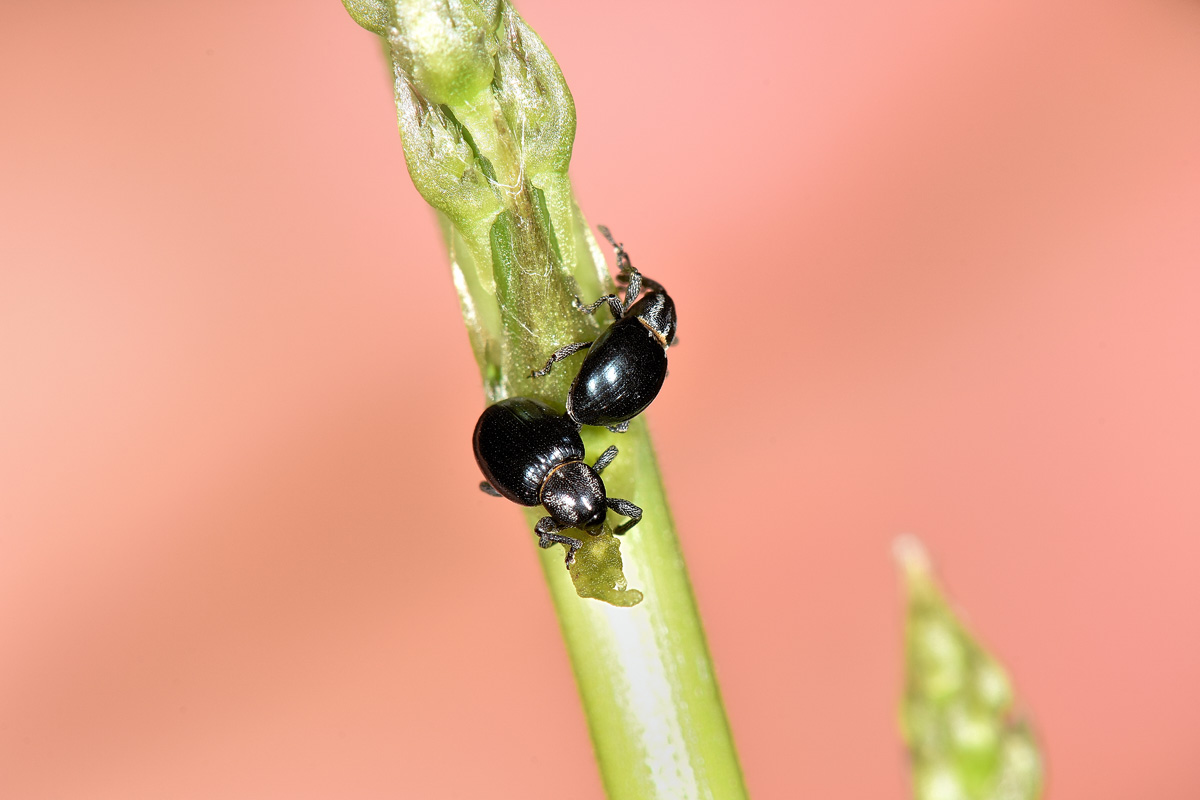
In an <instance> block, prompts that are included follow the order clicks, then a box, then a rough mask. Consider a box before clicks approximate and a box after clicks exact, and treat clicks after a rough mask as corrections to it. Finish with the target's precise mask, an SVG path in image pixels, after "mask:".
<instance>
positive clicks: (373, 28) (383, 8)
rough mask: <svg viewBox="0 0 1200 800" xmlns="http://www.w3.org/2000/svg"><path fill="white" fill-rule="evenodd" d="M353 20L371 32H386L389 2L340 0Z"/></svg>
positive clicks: (384, 0)
mask: <svg viewBox="0 0 1200 800" xmlns="http://www.w3.org/2000/svg"><path fill="white" fill-rule="evenodd" d="M342 5H343V6H345V7H346V10H347V11H348V12H350V16H351V17H353V18H354V21H355V22H357V23H358V24H359V25H362V26H363V27H364V28H366V29H367V30H369V31H370V32H371V33H379V34H382V33H386V32H387V29H388V13H389V12H390V4H389V3H387V2H386V0H342Z"/></svg>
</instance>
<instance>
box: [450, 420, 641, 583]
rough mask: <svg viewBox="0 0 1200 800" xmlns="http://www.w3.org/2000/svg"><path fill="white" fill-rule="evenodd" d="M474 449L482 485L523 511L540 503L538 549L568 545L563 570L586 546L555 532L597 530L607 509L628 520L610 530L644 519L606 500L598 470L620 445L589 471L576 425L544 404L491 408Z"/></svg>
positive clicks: (628, 507)
mask: <svg viewBox="0 0 1200 800" xmlns="http://www.w3.org/2000/svg"><path fill="white" fill-rule="evenodd" d="M473 444H474V446H475V461H476V462H477V463H478V464H479V469H480V470H481V471H482V472H483V476H484V477H485V478H487V480H486V481H485V482H483V483H481V484H479V488H480V489H481V490H482V491H484V492H486V493H487V494H490V495H493V496H495V497H507V498H508V499H509V500H512V501H513V502H516V503H520V504H521V505H523V506H536V505H544V506H545V507H546V510H547V511H548V512H550V516H548V517H542V518H541V519H540V520H538V524H537V526H536V527H535V528H534V533H536V534H537V535H538V544H539V545H541V546H542V547H543V548H546V547H553V546H554V544H555V543H561V544H565V545H566V546H567V547H568V548H569V549H568V551H567V566H570V565H571V564H572V563H573V562H574V561H575V551H576V550H578V549H579V548H580V547H581V546H582V545H583V542H581V541H579V540H578V539H573V538H571V537H570V536H564V535H563V534H562V533H560V532H559V531H563V530H567V529H569V528H580V529H582V530H586V531H589V532H594V533H599V528H600V526H601V525H603V524H604V519H605V516H606V514H607V511H608V509H610V508H611V509H612V510H613V511H615V512H617V513H618V514H621V515H623V516H626V517H629V521H628V522H625V523H623V524H621V525H620V526H618V527H617V528H615V529H614V530H613V533H624V532H625V531H627V530H629V529H630V528H632V527H633V526H634V525H637V524H638V522H640V521H641V519H642V510H641V509H640V508H638V507H637V506H635V505H634V504H633V503H631V502H629V501H628V500H618V499H617V498H615V497H608V496H607V495H606V494H605V491H604V481H602V480H600V473H601V472H602V471H603V470H604V468H605V467H607V466H608V465H609V464H611V463H612V461H613V459H614V458H616V457H617V448H615V447H609V448H608V449H607V450H605V451H604V452H603V453H601V454H600V457H599V458H598V459H596V463H595V464H594V465H592V466H590V467H589V466H588V465H587V464H585V463H584V461H583V457H584V450H583V439H581V438H580V437H579V426H578V425H576V424H575V423H574V422H572V421H571V420H570V419H568V418H567V417H565V416H563V415H562V414H558V413H556V412H555V411H554V409H552V408H550V406H548V405H546V404H545V403H541V402H539V401H537V400H534V399H532V398H529V397H510V398H508V399H507V400H501V401H500V402H499V403H495V404H494V405H490V406H488V407H487V408H485V409H484V411H483V414H481V415H480V417H479V422H478V423H476V425H475V435H474V437H473Z"/></svg>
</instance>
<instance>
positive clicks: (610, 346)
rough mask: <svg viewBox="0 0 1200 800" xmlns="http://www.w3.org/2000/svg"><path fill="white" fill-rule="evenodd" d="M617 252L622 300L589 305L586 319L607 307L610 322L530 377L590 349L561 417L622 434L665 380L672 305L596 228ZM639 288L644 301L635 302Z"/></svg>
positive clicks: (610, 298)
mask: <svg viewBox="0 0 1200 800" xmlns="http://www.w3.org/2000/svg"><path fill="white" fill-rule="evenodd" d="M599 228H600V232H601V233H602V234H604V238H605V239H608V241H609V244H611V245H612V246H613V249H614V250H615V251H616V253H617V267H618V269H619V273H618V275H617V280H618V281H621V282H622V283H626V284H627V285H626V287H625V301H624V303H622V302H621V298H619V297H618V296H617V295H615V294H606V295H604V297H601V298H600V299H599V300H597V301H596V302H594V303H592V304H591V305H590V306H583V305H581V306H580V310H581V311H584V312H586V313H588V314H591V313H592V312H594V311H595V310H596V309H597V308H599V307H600V306H601V305H603V304H605V303H607V304H608V307H609V309H611V311H612V314H613V317H614V319H615V321H614V322H613V324H612V325H610V326H609V327H608V329H607V330H605V331H604V333H602V334H600V336H599V338H597V339H596V341H594V342H575V343H574V344H569V345H567V346H566V347H561V348H559V349H558V350H557V351H556V352H555V353H554V355H552V356H550V360H549V361H547V362H546V365H545V366H543V367H542V368H541V369H539V370H537V371H536V372H534V373H533V377H535V378H537V377H541V376H543V375H547V374H549V372H550V370H551V369H553V367H554V364H555V362H557V361H562V360H563V359H564V358H567V357H568V356H571V355H573V354H575V353H578V352H579V351H580V350H582V349H584V348H585V347H588V348H591V349H590V350H589V351H588V354H587V357H586V358H584V360H583V364H582V365H580V367H579V374H578V375H576V376H575V380H574V381H573V382H572V383H571V390H570V392H569V393H568V395H567V416H569V417H570V418H571V419H573V420H575V421H576V422H578V423H580V424H581V425H604V426H605V427H607V428H608V429H609V430H611V431H616V432H617V433H624V432H625V431H626V430H627V429H628V428H629V420H631V419H633V418H634V417H636V416H637V415H638V414H640V413H642V412H643V411H644V410H645V409H646V406H648V405H650V403H651V402H653V401H654V398H655V397H657V396H658V392H659V390H660V389H662V385H663V381H664V380H666V377H667V348H669V347H670V346H671V345H673V344H675V342H676V339H675V329H676V318H675V303H674V302H673V301H672V300H671V296H670V295H668V294H667V290H666V289H664V288H663V287H662V285H661V284H659V283H657V282H656V281H652V280H650V279H649V278H645V277H642V274H641V273H640V272H638V271H637V269H636V268H634V266H633V264H632V263H631V262H630V260H629V254H628V253H626V252H625V248H624V247H622V246H621V245H620V244H618V243H617V242H616V241H614V240H613V237H612V234H611V233H609V231H608V228H606V227H604V226H603V225H601V226H599ZM642 287H645V288H646V289H647V292H646V295H645V297H643V298H642V299H641V300H637V302H634V301H635V300H636V299H637V296H638V294H639V293H640V292H641V290H642Z"/></svg>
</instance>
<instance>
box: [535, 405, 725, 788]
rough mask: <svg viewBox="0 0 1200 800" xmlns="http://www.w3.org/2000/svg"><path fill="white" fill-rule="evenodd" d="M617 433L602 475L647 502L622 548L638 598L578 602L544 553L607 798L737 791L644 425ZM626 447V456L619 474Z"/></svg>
mask: <svg viewBox="0 0 1200 800" xmlns="http://www.w3.org/2000/svg"><path fill="white" fill-rule="evenodd" d="M620 441H621V446H622V450H621V458H618V459H617V461H616V462H614V463H613V466H612V467H610V468H609V469H608V470H605V473H604V477H605V481H606V483H608V484H610V485H611V486H612V492H613V494H616V495H619V496H621V497H629V496H633V497H635V499H636V502H637V503H639V504H641V505H642V506H643V507H644V508H645V510H646V514H645V517H644V518H643V522H642V523H641V524H640V525H639V526H638V527H636V528H634V529H633V530H632V531H630V533H629V534H628V535H627V536H626V537H625V542H624V544H625V547H624V551H623V552H624V553H625V557H624V561H625V570H626V573H627V575H628V577H629V580H630V582H631V583H632V584H634V585H637V586H640V587H641V588H642V590H643V592H644V594H645V599H644V600H643V601H642V602H641V603H640V604H638V605H637V606H635V607H633V608H617V607H613V606H610V605H604V604H601V603H593V602H582V601H581V600H580V599H579V597H577V596H576V594H575V589H574V587H573V586H572V585H571V581H570V580H568V577H567V574H566V572H565V571H564V570H563V568H562V559H561V557H559V556H558V555H557V553H555V554H553V555H549V556H543V558H542V567H543V569H544V570H545V572H546V579H547V581H548V582H549V584H550V591H551V594H552V595H553V597H554V603H555V607H556V609H557V611H558V616H559V621H560V623H561V625H562V630H563V637H564V639H565V640H566V643H567V650H568V652H569V653H570V656H571V665H572V668H573V669H574V671H575V678H576V681H577V682H578V685H579V692H580V695H581V696H582V698H583V705H584V710H585V712H586V714H587V719H588V726H589V728H590V730H591V735H592V743H593V745H594V746H595V748H596V758H597V761H598V762H599V766H600V774H601V776H602V777H603V779H604V785H605V789H606V790H607V792H608V796H609V797H610V798H613V799H614V800H616V798H630V799H631V800H632V798H639V799H640V798H663V799H664V800H666V798H672V799H674V798H719V799H720V800H725V799H726V798H730V800H736V798H744V797H746V791H745V787H744V785H743V782H742V774H741V769H740V768H739V766H738V759H737V753H736V751H735V749H734V744H733V738H732V736H731V734H730V731H729V726H728V723H727V722H726V719H725V710H724V707H723V706H722V704H721V696H720V692H719V690H718V688H717V683H716V680H715V678H714V676H713V669H712V663H711V661H710V659H709V655H708V647H707V645H706V643H705V639H704V629H703V626H702V625H701V623H700V617H699V614H698V613H697V611H696V604H695V600H694V598H693V596H692V590H691V585H690V583H689V581H688V576H687V569H686V567H685V565H684V561H683V556H682V554H681V552H680V550H679V540H678V539H677V538H676V536H675V530H674V525H673V523H672V521H671V517H670V513H669V511H668V508H667V503H666V498H665V497H664V495H663V488H662V481H661V479H660V478H659V473H658V464H657V463H656V460H655V458H654V450H653V447H652V446H651V444H650V437H649V435H648V434H647V432H646V426H645V425H644V424H642V423H641V422H640V421H639V422H637V423H635V424H634V425H633V426H631V428H630V430H629V432H628V433H627V434H625V435H624V438H622V439H621V440H620ZM627 454H628V455H632V456H633V458H630V459H629V460H628V461H626V463H625V464H622V465H621V467H622V469H621V471H620V472H617V470H616V469H615V467H616V466H617V464H618V463H620V462H621V460H622V459H623V458H625V456H626V455H627ZM610 471H612V472H613V473H614V475H613V477H612V478H610V475H609V472H610ZM635 487H636V493H635V491H634V489H635ZM634 537H636V539H635V538H634Z"/></svg>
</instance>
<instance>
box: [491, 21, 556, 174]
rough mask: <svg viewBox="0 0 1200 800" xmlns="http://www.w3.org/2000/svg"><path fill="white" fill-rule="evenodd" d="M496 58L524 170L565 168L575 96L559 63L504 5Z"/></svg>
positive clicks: (499, 91)
mask: <svg viewBox="0 0 1200 800" xmlns="http://www.w3.org/2000/svg"><path fill="white" fill-rule="evenodd" d="M500 16H501V25H500V30H499V32H498V35H499V52H498V53H497V58H496V81H495V83H496V99H497V100H498V102H499V104H500V109H501V110H502V111H503V112H504V117H505V120H506V122H507V123H508V127H509V134H510V135H511V136H512V137H513V138H515V139H516V140H517V142H518V144H519V146H520V149H521V154H522V160H523V163H524V165H525V171H526V174H529V175H535V174H537V173H540V172H559V173H564V174H565V173H566V171H567V166H568V165H569V164H570V162H571V147H572V145H573V143H574V141H575V101H574V100H573V99H572V97H571V92H570V90H569V89H568V88H567V82H566V81H565V80H564V79H563V76H562V72H561V71H560V70H559V68H558V63H557V62H556V61H555V60H554V57H553V56H552V55H550V51H549V50H547V49H546V46H545V45H544V44H542V40H541V39H539V38H538V35H537V34H536V33H534V32H533V29H531V28H530V27H529V26H528V25H526V24H525V21H524V20H523V19H521V17H520V16H519V15H518V14H517V12H516V11H514V10H513V8H512V6H510V5H508V4H505V6H504V8H503V11H502V13H501V15H500Z"/></svg>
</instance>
